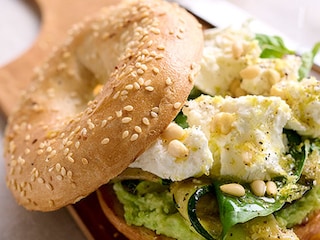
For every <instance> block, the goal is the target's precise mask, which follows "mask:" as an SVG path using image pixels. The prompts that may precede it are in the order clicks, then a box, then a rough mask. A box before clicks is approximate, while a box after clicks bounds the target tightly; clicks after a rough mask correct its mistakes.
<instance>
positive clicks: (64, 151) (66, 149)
mask: <svg viewBox="0 0 320 240" xmlns="http://www.w3.org/2000/svg"><path fill="white" fill-rule="evenodd" d="M69 150H70V149H69V148H65V149H64V150H63V155H65V156H67V155H68V153H69Z"/></svg>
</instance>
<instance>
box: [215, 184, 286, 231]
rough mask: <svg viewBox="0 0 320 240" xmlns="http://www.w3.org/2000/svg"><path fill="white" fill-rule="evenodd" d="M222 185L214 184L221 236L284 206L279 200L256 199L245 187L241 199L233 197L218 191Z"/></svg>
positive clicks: (268, 198)
mask: <svg viewBox="0 0 320 240" xmlns="http://www.w3.org/2000/svg"><path fill="white" fill-rule="evenodd" d="M221 185H222V183H219V182H216V183H215V190H216V195H217V199H218V203H219V212H220V219H221V222H222V225H223V236H224V235H225V234H226V233H227V232H228V231H229V230H230V228H231V227H232V226H234V225H236V224H238V223H245V222H247V221H249V220H251V219H253V218H255V217H258V216H267V215H269V214H271V213H273V212H275V211H277V210H279V209H281V207H282V206H283V205H284V203H285V201H283V200H282V199H281V198H272V197H257V196H255V195H254V194H253V193H251V191H250V190H249V187H246V194H245V196H243V197H234V196H231V195H228V194H225V193H223V192H222V191H221V190H220V186H221Z"/></svg>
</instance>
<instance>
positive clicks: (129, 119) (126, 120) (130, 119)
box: [121, 117, 132, 123]
mask: <svg viewBox="0 0 320 240" xmlns="http://www.w3.org/2000/svg"><path fill="white" fill-rule="evenodd" d="M131 121H132V118H131V117H124V118H122V120H121V122H122V123H129V122H131Z"/></svg>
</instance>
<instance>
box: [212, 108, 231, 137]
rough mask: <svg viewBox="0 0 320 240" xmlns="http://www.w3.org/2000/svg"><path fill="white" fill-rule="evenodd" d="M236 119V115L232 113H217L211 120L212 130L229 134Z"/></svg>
mask: <svg viewBox="0 0 320 240" xmlns="http://www.w3.org/2000/svg"><path fill="white" fill-rule="evenodd" d="M234 120H235V116H234V115H233V114H231V113H226V112H221V113H217V114H216V115H215V116H213V118H212V120H211V130H212V131H216V132H220V133H222V134H228V133H230V131H231V130H232V127H233V125H232V124H233V122H234Z"/></svg>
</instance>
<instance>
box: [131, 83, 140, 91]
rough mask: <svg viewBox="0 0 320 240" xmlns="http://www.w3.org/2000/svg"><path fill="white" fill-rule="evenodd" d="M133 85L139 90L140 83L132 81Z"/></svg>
mask: <svg viewBox="0 0 320 240" xmlns="http://www.w3.org/2000/svg"><path fill="white" fill-rule="evenodd" d="M133 86H134V88H135V89H136V90H139V89H140V84H139V83H138V82H134V83H133Z"/></svg>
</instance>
